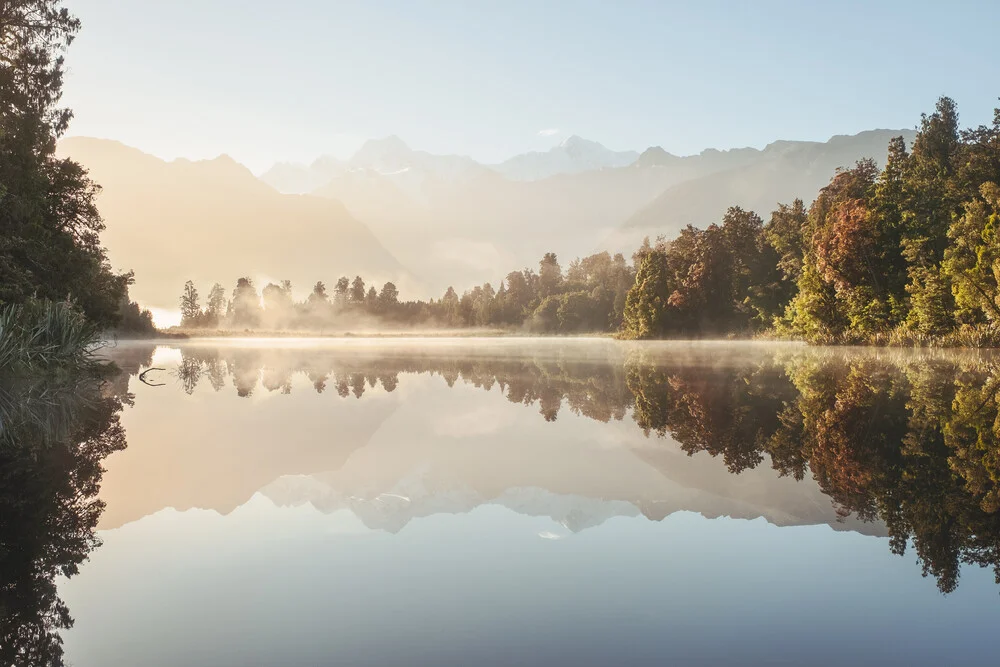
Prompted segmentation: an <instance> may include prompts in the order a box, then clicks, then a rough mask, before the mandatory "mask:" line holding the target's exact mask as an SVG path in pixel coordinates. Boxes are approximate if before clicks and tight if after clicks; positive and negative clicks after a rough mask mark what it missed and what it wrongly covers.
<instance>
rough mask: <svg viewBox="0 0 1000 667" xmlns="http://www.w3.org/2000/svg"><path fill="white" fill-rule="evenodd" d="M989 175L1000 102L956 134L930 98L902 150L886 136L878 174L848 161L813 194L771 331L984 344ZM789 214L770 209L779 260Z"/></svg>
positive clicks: (951, 117)
mask: <svg viewBox="0 0 1000 667" xmlns="http://www.w3.org/2000/svg"><path fill="white" fill-rule="evenodd" d="M997 178H1000V110H997V111H996V113H995V119H994V124H993V126H992V127H985V126H983V127H980V128H977V129H974V130H967V131H965V132H961V131H960V130H959V127H958V112H957V109H956V106H955V103H954V102H953V101H952V100H950V99H949V98H946V97H943V98H941V99H940V100H939V101H938V104H937V107H936V110H935V112H934V113H933V114H931V115H929V116H924V117H923V119H922V122H921V126H920V131H919V132H918V134H917V137H916V139H915V140H914V143H913V147H912V151H911V152H909V153H908V152H907V150H906V146H905V144H904V142H903V140H902V139H901V138H896V139H893V140H892V141H891V142H890V144H889V147H888V158H887V162H886V167H885V169H884V170H882V171H881V172H879V171H878V170H877V169H876V168H875V166H874V163H872V162H871V161H862V162H859V163H858V164H857V166H856V167H854V168H853V169H849V170H841V171H839V172H838V173H837V174H836V175H835V176H834V178H833V180H832V181H831V182H830V185H829V186H827V187H826V188H824V189H823V190H822V191H821V192H820V194H819V197H818V198H817V199H816V201H815V202H813V204H812V206H811V207H810V209H809V214H808V220H807V222H806V223H805V224H804V227H803V229H804V231H805V233H804V235H803V239H804V243H805V245H804V250H803V253H802V263H801V268H800V271H799V273H798V277H797V287H798V293H797V294H796V295H795V297H794V298H793V299H792V302H791V304H790V305H789V307H788V309H787V310H786V312H785V315H784V317H783V318H782V319H781V320H780V321H779V322H778V323H777V324H778V329H779V330H780V331H783V332H785V333H789V334H792V335H796V336H800V337H802V338H805V339H806V340H808V341H811V342H815V343H831V342H877V343H888V344H947V343H948V342H951V343H956V342H959V341H979V342H982V343H986V342H988V341H990V340H994V339H995V338H996V335H995V333H994V330H995V328H996V325H995V322H996V320H997V319H998V315H1000V288H998V277H1000V246H998V241H997V238H996V227H997V222H998V217H997V216H998V199H1000V196H998V194H1000V193H998V189H997V187H996V185H995V183H996V182H998V181H996V180H994V179H997ZM789 217H790V216H789V215H788V212H787V211H784V210H783V209H779V211H777V212H776V213H775V219H776V220H777V221H779V222H780V223H781V224H782V225H783V226H782V227H781V229H782V233H781V234H780V235H778V237H779V238H776V239H775V241H774V243H776V247H777V248H779V249H780V250H781V251H782V252H783V259H782V262H784V263H787V261H786V258H788V257H794V253H789V252H788V251H787V250H785V248H787V247H789V246H790V245H791V244H789V243H788V242H786V241H785V239H786V238H787V237H789V236H790V235H789V234H788V232H787V231H785V226H787V225H786V221H787V220H788V218H789ZM783 270H785V273H786V275H789V274H790V273H794V272H789V271H788V270H787V269H785V268H784V267H783Z"/></svg>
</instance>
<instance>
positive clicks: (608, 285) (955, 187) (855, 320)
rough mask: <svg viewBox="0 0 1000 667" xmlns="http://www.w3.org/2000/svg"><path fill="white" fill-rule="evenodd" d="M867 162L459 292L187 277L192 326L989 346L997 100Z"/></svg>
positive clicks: (995, 254)
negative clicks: (210, 282)
mask: <svg viewBox="0 0 1000 667" xmlns="http://www.w3.org/2000/svg"><path fill="white" fill-rule="evenodd" d="M886 153H887V157H886V160H885V168H884V169H880V168H879V167H878V166H877V163H876V161H875V160H874V159H864V160H861V161H859V162H857V163H856V164H855V165H854V166H853V167H850V168H841V169H838V170H837V171H836V173H835V174H834V175H833V177H832V179H831V181H830V183H829V184H828V185H827V186H826V187H824V188H823V189H822V190H821V191H820V192H819V193H818V195H817V197H816V199H815V201H813V202H812V203H811V204H810V205H806V203H805V202H803V201H802V200H798V199H797V200H795V201H792V202H790V203H787V204H778V205H777V208H776V209H775V210H774V211H773V212H771V213H770V217H769V219H768V220H767V221H766V222H765V221H764V219H763V218H762V217H761V216H760V215H758V214H757V213H755V212H753V211H747V210H743V209H742V208H739V207H732V208H730V209H729V211H728V212H727V213H726V214H725V216H724V217H723V219H722V220H721V221H720V222H719V223H718V224H713V225H710V226H708V227H707V228H705V229H699V228H696V227H694V226H688V227H687V228H685V229H684V230H682V231H681V233H680V234H679V235H678V236H676V237H675V238H673V239H669V240H668V239H665V238H663V237H660V238H659V239H658V240H657V241H656V242H654V243H650V242H649V240H648V239H647V240H646V241H645V242H644V244H643V245H642V246H641V247H640V248H639V249H638V250H637V251H636V252H635V253H634V254H633V256H632V261H631V262H629V261H628V260H626V259H625V257H624V256H623V255H621V254H615V255H614V256H612V255H611V254H610V253H608V252H603V253H598V254H595V255H591V256H589V257H585V258H582V259H576V260H573V261H572V262H571V263H570V264H569V265H568V266H567V267H566V268H565V269H563V267H562V266H561V265H560V263H559V260H558V258H557V256H556V255H555V254H554V253H547V254H546V255H545V256H544V257H543V258H542V259H541V261H540V262H539V265H538V270H537V271H536V270H534V269H524V270H522V271H512V272H510V273H508V274H507V275H506V276H505V277H504V278H503V279H502V280H501V281H500V282H499V284H498V286H496V287H494V286H493V285H492V284H490V283H486V284H484V285H480V286H476V287H474V288H472V289H470V290H466V291H465V292H464V293H462V294H461V295H460V294H459V293H458V292H457V291H456V290H455V289H454V288H451V287H449V288H448V290H447V291H446V292H445V294H444V295H443V296H442V297H441V298H440V299H431V300H429V301H401V300H400V294H399V291H398V290H397V289H396V286H395V285H394V284H393V283H386V284H384V285H383V286H382V287H381V288H378V287H376V286H368V285H366V283H365V281H364V279H363V278H362V277H361V276H357V277H355V278H354V279H353V280H352V279H350V278H348V277H342V278H340V279H339V280H338V281H337V282H336V284H335V287H334V288H333V289H332V290H331V291H329V292H328V290H327V287H326V285H325V284H324V283H322V282H319V283H316V285H315V286H314V288H313V290H312V292H311V293H310V294H309V296H308V297H307V298H306V299H305V300H304V301H301V302H295V301H294V299H293V297H292V286H291V284H290V283H288V282H287V281H285V282H283V283H281V284H274V283H271V284H268V285H266V286H265V287H264V288H263V290H262V291H261V292H260V293H258V291H257V288H256V286H254V284H253V282H252V281H251V280H250V279H248V278H243V279H240V281H239V283H238V285H237V286H236V289H235V290H234V291H233V292H232V293H231V298H230V296H229V295H228V294H227V292H226V290H225V289H224V288H223V286H221V285H218V284H216V285H215V286H214V287H213V288H212V290H211V293H210V294H209V297H208V299H207V302H206V303H205V304H204V306H203V304H201V302H200V301H199V295H198V293H197V289H196V288H195V286H194V285H193V284H191V283H189V284H188V285H187V286H186V288H185V292H184V296H183V297H182V299H181V307H182V315H183V325H184V326H188V327H198V326H204V327H213V328H214V327H220V328H237V329H244V328H250V329H254V328H261V329H272V330H273V329H326V330H333V329H337V328H344V327H346V328H350V327H351V326H357V325H358V323H364V324H370V325H373V326H383V325H384V326H437V327H490V328H500V329H508V330H511V329H516V330H521V331H525V332H535V333H560V334H569V333H582V332H604V333H612V332H613V333H617V334H618V335H620V336H621V337H623V338H637V339H648V338H685V337H733V336H739V337H749V336H754V335H760V334H767V335H778V336H783V337H793V338H800V339H804V340H807V341H810V342H813V343H848V342H850V343H883V344H884V343H898V344H928V343H939V344H951V345H991V344H993V343H995V342H996V341H997V340H1000V328H998V327H997V320H998V318H1000V282H998V277H1000V240H998V239H997V230H996V228H997V226H998V221H1000V186H998V185H997V184H998V183H1000V110H997V111H996V112H995V118H994V122H993V124H992V125H991V126H981V127H977V128H971V129H966V130H962V129H960V127H959V122H958V111H957V108H956V105H955V103H954V102H953V101H952V100H951V99H949V98H947V97H942V98H941V99H940V100H939V101H938V103H937V107H936V109H935V111H934V113H932V114H930V115H925V116H924V117H923V118H922V120H921V123H920V127H919V131H918V132H917V133H916V135H915V138H914V139H913V142H912V146H909V147H908V146H907V144H906V141H905V139H904V138H903V137H896V138H893V139H891V140H890V141H889V144H888V146H887V147H886Z"/></svg>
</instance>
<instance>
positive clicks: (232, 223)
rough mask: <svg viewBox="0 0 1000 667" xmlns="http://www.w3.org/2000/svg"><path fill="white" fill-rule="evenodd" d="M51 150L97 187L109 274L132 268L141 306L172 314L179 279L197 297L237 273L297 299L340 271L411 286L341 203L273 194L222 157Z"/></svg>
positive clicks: (119, 148)
mask: <svg viewBox="0 0 1000 667" xmlns="http://www.w3.org/2000/svg"><path fill="white" fill-rule="evenodd" d="M59 150H60V153H61V154H63V155H68V156H70V157H73V158H74V159H76V160H77V161H79V162H80V163H81V164H83V166H85V167H86V168H87V169H89V170H90V173H91V176H92V177H93V178H94V180H95V181H97V182H98V183H99V184H100V185H101V186H102V188H103V190H102V192H101V194H100V196H99V198H98V207H99V209H100V211H101V214H102V215H103V216H104V219H105V222H106V224H107V230H106V231H105V232H104V234H103V236H102V240H103V241H104V243H105V245H106V246H107V248H108V252H109V255H110V258H111V261H112V263H113V264H114V266H115V267H116V268H120V269H134V270H135V274H136V284H135V286H134V287H133V289H132V295H133V298H136V299H138V301H139V302H140V303H142V304H143V305H144V306H148V307H154V308H162V309H170V310H176V309H177V307H178V306H177V299H178V295H179V294H180V292H181V289H182V287H183V285H184V282H185V281H186V280H188V279H190V280H193V281H194V282H195V284H196V285H197V286H198V287H199V288H200V289H201V290H202V291H203V293H204V292H207V291H208V288H209V287H210V286H211V284H212V283H213V282H216V281H218V282H221V283H222V284H223V285H224V286H225V287H226V289H227V290H229V289H231V288H232V286H233V285H234V284H235V281H236V279H237V278H238V277H240V276H244V275H246V276H250V277H252V278H255V279H256V280H257V282H258V283H262V282H264V281H265V280H280V279H289V280H291V281H292V283H293V285H295V287H296V291H297V292H300V293H304V292H305V291H306V290H308V288H309V287H310V286H311V285H312V284H313V283H314V282H315V281H317V280H325V281H327V282H332V281H334V280H336V278H337V277H338V276H340V275H350V276H353V275H355V274H361V275H363V276H365V278H366V279H369V280H372V279H373V280H378V281H383V280H396V281H400V282H402V283H406V282H407V281H409V280H410V279H409V278H408V275H407V274H406V273H405V272H404V270H403V269H402V267H401V265H400V264H399V262H398V261H397V260H396V259H395V258H394V257H393V256H392V255H391V254H390V253H389V252H388V251H387V250H386V249H385V248H384V247H383V246H382V245H381V244H380V243H379V241H378V240H377V239H376V238H375V236H374V235H373V234H372V232H371V231H370V230H369V229H368V228H366V227H365V226H364V225H363V224H362V223H360V222H358V221H357V220H356V219H354V218H353V217H352V216H351V215H350V214H349V213H348V212H347V210H346V209H345V208H344V206H343V205H342V204H341V203H340V202H337V201H333V200H330V199H324V198H320V197H311V196H303V195H285V194H280V193H278V192H277V191H275V190H274V189H273V188H271V187H270V186H268V185H266V184H264V183H262V182H261V181H260V180H258V179H257V178H255V177H254V176H253V174H251V173H250V172H249V171H248V170H247V169H246V168H245V167H243V166H242V165H240V164H238V163H236V162H235V161H233V160H232V159H231V158H229V157H226V156H223V157H219V158H216V159H215V160H207V161H200V162H191V161H188V160H176V161H173V162H165V161H163V160H160V159H159V158H156V157H153V156H151V155H147V154H144V153H142V152H141V151H138V150H136V149H133V148H129V147H127V146H124V145H123V144H120V143H117V142H112V141H105V140H99V139H86V138H72V139H67V140H65V141H63V142H62V143H61V144H60V148H59ZM260 287H263V285H262V284H259V285H258V288H260Z"/></svg>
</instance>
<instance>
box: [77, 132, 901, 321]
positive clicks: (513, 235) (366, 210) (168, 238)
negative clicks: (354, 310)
mask: <svg viewBox="0 0 1000 667" xmlns="http://www.w3.org/2000/svg"><path fill="white" fill-rule="evenodd" d="M900 135H902V136H903V137H905V138H906V139H907V141H908V142H910V141H912V139H913V137H914V132H913V131H912V130H871V131H867V132H862V133H859V134H856V135H850V136H835V137H833V138H831V139H830V140H828V141H826V142H811V141H776V142H773V143H771V144H769V145H767V146H766V147H764V148H763V149H755V148H739V149H732V150H724V151H721V150H715V149H708V150H705V151H702V152H701V153H699V154H697V155H690V156H678V155H673V154H671V153H669V152H668V151H666V150H664V149H663V148H661V147H651V148H648V149H646V150H645V151H643V152H642V153H641V154H636V153H635V152H629V151H624V152H615V151H611V150H609V149H607V148H605V147H604V146H602V145H601V144H599V143H596V142H591V141H587V140H584V139H581V138H579V137H570V138H569V139H567V140H566V141H564V142H562V143H561V144H559V145H558V146H554V147H553V148H552V149H550V150H549V151H547V152H542V153H526V154H523V155H519V156H515V157H513V158H511V159H509V160H507V161H505V162H503V163H501V164H499V165H485V164H480V163H477V162H476V161H474V160H473V159H471V158H469V157H464V156H457V155H434V154H431V153H428V152H425V151H418V150H413V149H412V148H410V147H409V146H408V145H407V144H406V143H405V142H404V141H403V140H401V139H400V138H399V137H395V136H390V137H386V138H384V139H377V140H370V141H368V142H366V143H365V144H364V145H363V146H362V147H361V148H360V149H359V150H358V152H357V153H355V154H354V155H353V156H351V157H350V158H349V159H346V160H338V159H335V158H330V157H323V158H320V159H318V160H316V161H315V162H314V163H313V164H311V165H308V166H305V165H294V164H278V165H275V166H274V167H272V168H271V169H269V170H268V171H267V172H266V173H264V174H263V175H261V177H260V178H256V177H254V176H253V174H252V173H251V172H250V171H248V170H247V169H246V168H244V167H243V166H241V165H239V164H238V163H236V162H235V161H233V160H232V159H230V158H228V157H225V156H223V157H220V158H217V159H215V160H207V161H198V162H191V161H187V160H175V161H172V162H166V161H163V160H160V159H158V158H155V157H153V156H150V155H146V154H143V153H142V152H140V151H138V150H136V149H132V148H128V147H126V146H124V145H122V144H118V143H116V142H111V141H105V140H97V139H86V138H75V139H67V140H65V141H63V142H62V144H61V147H60V150H61V152H62V153H63V154H66V155H70V156H72V157H74V158H76V159H77V160H78V161H80V162H81V163H82V164H83V165H84V166H85V167H87V168H88V169H90V171H91V173H92V175H93V176H94V178H95V180H96V181H97V182H98V183H100V184H101V185H102V186H103V193H102V194H101V196H100V199H99V202H98V205H99V207H100V209H101V212H102V213H103V214H104V217H105V219H106V221H107V231H106V233H105V236H104V239H105V242H106V244H107V246H108V249H109V252H110V256H111V259H112V261H113V263H114V264H115V266H116V267H117V268H124V269H128V268H134V269H135V271H136V278H137V283H136V287H135V296H137V297H138V298H139V299H140V301H141V302H142V303H144V304H145V305H150V306H155V307H160V308H174V309H176V297H177V294H178V293H179V292H180V289H181V286H182V285H183V283H184V281H185V280H187V279H189V278H190V279H192V280H195V282H196V283H198V284H199V285H202V284H203V285H205V286H206V288H207V287H208V286H210V284H211V283H212V282H215V281H216V280H219V281H221V282H223V283H224V284H227V285H228V284H229V283H231V282H233V281H234V280H235V278H236V277H238V276H240V275H244V274H249V275H251V276H252V277H258V278H259V279H264V278H266V279H273V280H277V279H284V278H288V279H290V280H292V281H293V283H294V284H295V285H296V286H297V287H298V288H299V290H300V291H301V290H302V289H304V288H307V287H308V286H309V285H311V284H312V283H313V282H315V281H316V280H325V281H327V282H330V281H333V280H335V279H336V278H337V277H339V276H341V275H348V276H353V275H356V274H357V275H362V276H364V277H365V278H366V279H367V280H369V282H372V281H375V282H381V281H384V280H394V281H395V282H396V283H397V285H398V287H399V288H400V290H401V291H402V294H403V296H404V298H428V297H438V296H440V295H441V294H442V293H443V292H444V290H445V288H447V287H448V286H449V285H450V286H454V287H455V288H456V289H457V290H458V291H459V292H461V291H462V290H464V289H467V288H469V287H471V286H473V285H475V284H481V283H484V282H487V281H489V282H492V283H493V285H494V286H497V284H498V282H499V281H500V280H501V279H502V278H503V276H505V275H506V274H507V273H508V272H509V271H511V270H518V269H521V268H525V267H536V266H537V262H538V260H539V259H540V258H541V257H542V255H543V254H545V253H546V252H556V253H557V254H558V256H559V258H560V260H561V261H562V262H563V264H564V265H565V264H566V263H568V261H569V260H571V259H573V258H574V257H577V256H584V255H588V254H591V253H593V252H595V251H599V250H609V251H611V252H622V253H624V254H625V255H626V256H629V255H630V254H631V253H632V252H633V251H634V250H635V248H636V247H637V246H638V245H639V244H640V243H641V241H642V238H643V237H644V236H650V237H654V238H655V237H656V236H659V235H665V236H667V237H668V238H669V237H670V236H673V235H674V234H676V233H677V231H679V229H681V228H682V227H683V226H685V225H687V224H693V225H695V226H698V227H704V226H706V225H708V224H711V223H713V222H718V221H719V220H720V219H721V217H722V215H723V214H724V213H725V210H726V209H727V208H728V207H729V206H732V205H739V206H742V207H743V208H746V209H750V210H754V211H757V212H758V213H759V214H760V215H761V217H763V218H764V219H765V220H766V219H767V217H768V216H769V214H770V211H771V210H773V209H774V208H776V207H777V204H778V203H779V202H780V203H790V202H791V201H792V200H793V199H795V198H802V199H803V200H805V201H806V202H807V203H808V202H810V201H811V200H812V199H813V198H814V197H815V196H816V194H817V192H818V191H819V189H820V188H821V187H822V186H824V185H825V184H826V183H827V182H829V179H830V178H831V177H832V176H833V174H834V172H835V170H836V169H837V168H838V167H849V166H851V165H853V164H854V162H856V161H857V160H859V159H862V158H865V157H871V158H874V159H876V161H878V162H880V163H883V162H884V160H885V155H886V148H887V144H888V141H889V139H890V138H891V137H893V136H900ZM151 231H152V234H151ZM151 239H153V240H151Z"/></svg>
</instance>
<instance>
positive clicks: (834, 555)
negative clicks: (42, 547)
mask: <svg viewBox="0 0 1000 667" xmlns="http://www.w3.org/2000/svg"><path fill="white" fill-rule="evenodd" d="M546 533H549V534H552V535H560V536H562V537H563V539H559V540H553V539H540V537H539V535H540V534H543V535H544V534H546ZM103 538H104V540H105V544H104V546H103V547H102V548H101V549H100V550H98V551H97V552H96V553H95V554H94V556H93V558H92V562H91V563H90V564H89V565H87V566H86V568H85V570H84V572H83V574H82V575H81V576H80V577H78V578H77V579H74V580H71V581H70V582H68V583H66V584H64V585H63V586H62V591H63V594H64V596H65V599H66V602H67V603H68V604H69V606H70V608H71V609H72V610H73V613H74V616H75V617H76V618H77V626H76V629H75V630H73V631H71V632H69V633H67V634H66V648H67V655H68V656H69V657H70V658H71V659H72V661H73V664H75V665H77V666H78V667H89V666H91V665H94V666H98V665H100V666H102V667H111V666H114V665H123V666H124V665H130V666H131V665H139V664H142V665H148V666H151V667H155V666H157V665H163V666H167V665H171V666H173V665H219V666H222V665H233V666H236V665H257V664H260V665H287V666H289V667H298V666H300V665H301V666H305V665H318V664H324V665H325V664H344V665H502V664H547V665H557V664H559V665H561V664H565V665H616V664H650V665H654V664H656V665H658V664H670V661H672V660H676V661H679V662H678V664H685V665H718V664H753V665H756V664H769V665H773V664H788V665H802V664H815V665H842V664H856V665H886V664H900V665H904V664H905V665H939V664H965V663H966V662H969V663H971V662H974V659H976V658H983V657H985V656H989V655H992V654H993V649H994V641H993V635H994V631H995V628H996V624H997V622H998V621H1000V601H998V599H997V591H996V587H995V585H994V584H993V582H992V576H991V574H990V573H989V572H987V571H983V570H978V569H966V570H965V572H964V573H963V583H962V585H961V586H960V587H959V589H958V590H957V591H956V592H955V593H953V594H951V595H949V596H947V597H944V596H942V595H941V594H940V593H938V591H937V589H936V588H935V585H934V581H933V579H922V578H920V577H919V576H918V575H917V571H916V566H915V565H914V563H913V558H912V557H906V558H898V557H896V556H893V555H892V554H890V553H889V550H888V545H887V543H886V540H885V539H882V538H873V537H865V536H861V535H858V534H856V533H850V532H834V531H833V530H831V529H830V528H829V527H827V526H811V527H793V528H778V527H774V526H772V525H770V524H768V523H766V522H765V521H763V520H755V521H741V520H732V519H716V520H708V519H704V518H702V517H700V516H698V515H696V514H691V513H680V514H674V515H672V516H670V517H668V518H667V519H666V520H664V521H663V522H662V523H657V522H651V521H649V520H647V519H645V518H643V517H638V518H634V519H632V518H616V519H611V520H609V521H608V522H606V523H604V524H602V525H600V526H597V527H595V528H591V529H589V530H587V531H584V532H582V533H579V534H575V535H573V534H567V532H566V531H565V529H563V528H562V527H561V526H559V525H558V524H556V523H555V522H553V521H552V520H551V519H548V518H532V517H526V516H522V515H518V514H516V513H514V512H512V511H510V510H508V509H504V508H500V507H496V506H483V507H480V508H478V509H476V510H474V511H472V512H470V513H468V514H460V515H437V516H433V517H429V518H425V519H422V520H420V521H417V522H414V523H411V524H410V525H409V526H407V528H406V529H405V530H404V531H402V532H401V533H399V534H397V535H389V534H386V533H384V532H380V531H368V530H367V529H365V528H364V527H363V525H361V524H360V522H358V520H357V519H355V518H354V517H353V516H352V515H351V514H350V513H349V512H346V511H340V512H336V513H334V514H332V515H324V514H321V513H319V512H318V511H316V510H314V509H312V508H311V507H309V506H302V507H298V508H283V509H282V508H276V507H275V506H274V505H273V504H272V503H270V502H269V501H268V500H267V499H265V498H263V497H262V496H255V497H254V499H253V500H251V502H250V503H248V504H247V505H246V506H244V507H242V508H239V509H238V510H236V511H235V512H233V513H232V514H231V515H230V516H228V517H220V516H219V515H217V514H215V513H212V512H205V511H198V510H192V511H189V512H185V513H178V512H175V511H172V510H166V511H163V512H161V513H158V514H156V515H153V516H150V517H147V518H145V519H143V520H141V521H139V522H136V523H133V524H130V525H128V526H125V527H123V528H120V529H117V530H113V531H107V532H105V533H104V534H103ZM737 657H738V659H737Z"/></svg>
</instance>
